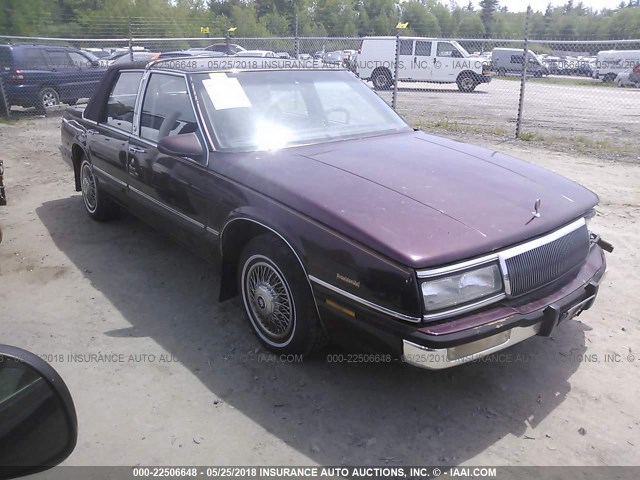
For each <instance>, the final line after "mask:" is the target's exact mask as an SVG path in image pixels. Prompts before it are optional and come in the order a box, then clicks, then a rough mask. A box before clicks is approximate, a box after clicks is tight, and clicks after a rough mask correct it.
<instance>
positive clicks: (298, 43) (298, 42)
mask: <svg viewBox="0 0 640 480" xmlns="http://www.w3.org/2000/svg"><path fill="white" fill-rule="evenodd" d="M295 33H296V34H295V38H296V40H295V42H296V58H300V39H299V38H298V14H297V13H296V30H295Z"/></svg>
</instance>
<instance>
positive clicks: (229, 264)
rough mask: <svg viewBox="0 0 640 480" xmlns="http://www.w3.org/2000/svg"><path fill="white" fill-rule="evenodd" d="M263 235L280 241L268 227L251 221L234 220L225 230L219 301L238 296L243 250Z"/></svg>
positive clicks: (222, 242)
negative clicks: (239, 264) (239, 271)
mask: <svg viewBox="0 0 640 480" xmlns="http://www.w3.org/2000/svg"><path fill="white" fill-rule="evenodd" d="M263 234H268V235H273V236H274V237H276V238H278V239H280V237H279V236H278V235H276V234H275V233H274V232H273V231H271V230H269V229H268V228H267V227H264V226H262V225H260V224H259V223H255V222H253V221H250V220H242V219H239V220H234V221H232V222H231V223H229V224H228V225H227V226H226V227H225V228H224V229H223V231H222V234H221V238H220V251H221V253H222V272H221V275H220V295H219V298H218V300H219V301H221V302H223V301H225V300H229V299H231V298H233V297H235V296H236V295H237V294H238V260H239V259H240V255H241V254H242V250H243V249H244V247H245V245H246V244H247V243H249V241H250V240H251V239H253V238H255V237H257V236H258V235H263ZM294 253H295V252H294Z"/></svg>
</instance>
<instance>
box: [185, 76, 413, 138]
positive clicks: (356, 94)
mask: <svg viewBox="0 0 640 480" xmlns="http://www.w3.org/2000/svg"><path fill="white" fill-rule="evenodd" d="M193 77H194V78H193V79H194V85H195V87H196V91H197V95H198V97H199V100H200V105H201V106H202V108H203V112H204V115H205V120H206V121H207V123H208V127H209V128H210V130H211V131H212V132H213V135H214V137H215V141H216V147H217V148H219V149H221V150H230V151H255V150H273V149H278V148H284V147H288V146H295V145H305V144H314V143H323V142H330V141H336V140H346V139H351V138H361V137H368V136H374V135H381V134H385V133H393V132H400V131H410V127H409V126H408V125H407V124H406V123H405V122H404V121H403V120H402V119H401V118H400V117H399V116H398V115H397V114H396V113H395V112H394V111H393V110H392V109H391V108H389V106H387V104H386V103H385V102H384V101H383V100H382V99H381V98H380V97H378V96H377V95H376V94H375V93H373V92H372V91H371V90H370V89H369V88H368V87H367V86H366V85H365V84H364V83H363V82H362V81H361V80H359V79H357V78H356V77H354V76H353V75H352V74H350V73H349V72H345V71H318V70H293V71H292V70H286V71H282V70H280V71H245V72H216V73H206V74H196V75H194V76H193Z"/></svg>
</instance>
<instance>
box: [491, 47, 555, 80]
mask: <svg viewBox="0 0 640 480" xmlns="http://www.w3.org/2000/svg"><path fill="white" fill-rule="evenodd" d="M523 58H524V49H522V48H494V49H493V51H492V52H491V66H492V67H493V71H494V72H496V73H497V74H498V75H506V74H507V73H522V70H523V69H524V62H523V61H522V59H523ZM527 59H528V61H529V62H528V63H527V73H529V74H530V75H533V76H534V77H542V75H549V70H548V69H547V67H545V66H544V65H543V64H542V62H541V61H540V59H539V58H538V57H537V56H536V54H535V53H533V52H532V51H531V50H529V51H527Z"/></svg>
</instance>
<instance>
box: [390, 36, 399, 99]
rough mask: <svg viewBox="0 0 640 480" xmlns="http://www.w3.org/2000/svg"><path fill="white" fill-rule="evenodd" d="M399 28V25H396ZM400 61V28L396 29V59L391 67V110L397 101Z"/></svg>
mask: <svg viewBox="0 0 640 480" xmlns="http://www.w3.org/2000/svg"><path fill="white" fill-rule="evenodd" d="M398 26H399V25H398ZM399 59H400V28H396V57H395V64H394V66H393V95H392V96H391V108H393V109H394V110H395V109H396V100H397V99H398V61H399Z"/></svg>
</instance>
